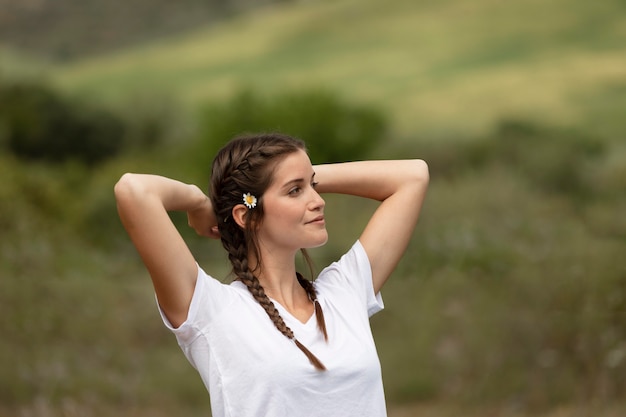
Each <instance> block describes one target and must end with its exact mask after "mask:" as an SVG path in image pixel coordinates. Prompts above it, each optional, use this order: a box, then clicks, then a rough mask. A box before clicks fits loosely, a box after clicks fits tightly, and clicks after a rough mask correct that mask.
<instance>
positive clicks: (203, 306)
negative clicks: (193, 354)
mask: <svg viewBox="0 0 626 417" xmlns="http://www.w3.org/2000/svg"><path fill="white" fill-rule="evenodd" d="M233 291H234V290H233V288H232V287H231V286H229V285H225V284H222V283H221V282H219V281H218V280H216V279H215V278H213V277H211V276H210V275H208V274H207V273H206V272H204V270H203V269H202V268H200V266H198V276H197V278H196V286H195V288H194V292H193V296H192V298H191V303H190V304H189V312H188V313H187V319H186V320H185V321H184V322H183V323H182V324H181V325H180V326H179V327H174V326H172V324H171V323H170V321H169V320H168V319H167V317H166V316H165V313H164V312H163V310H162V309H161V307H160V305H159V302H158V299H157V307H158V309H159V313H160V315H161V319H162V320H163V324H164V325H165V327H167V328H168V329H169V330H170V331H172V333H174V335H176V338H177V339H178V341H179V344H185V345H188V344H191V343H192V342H193V340H194V339H195V338H196V337H197V336H198V335H200V334H201V333H202V332H203V331H205V329H206V328H207V327H208V326H209V324H210V322H211V320H212V319H213V318H214V317H216V316H217V315H218V314H219V312H220V311H222V310H223V308H224V307H225V305H227V304H229V303H230V302H232V298H233V296H234V295H233Z"/></svg>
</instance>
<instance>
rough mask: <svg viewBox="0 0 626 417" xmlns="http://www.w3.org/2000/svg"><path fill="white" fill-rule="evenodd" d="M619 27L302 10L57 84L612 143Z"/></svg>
mask: <svg viewBox="0 0 626 417" xmlns="http://www.w3.org/2000/svg"><path fill="white" fill-rule="evenodd" d="M625 27H626V10H625V9H624V6H623V4H622V3H621V2H620V1H618V0H608V1H605V2H600V3H598V2H587V1H569V0H552V1H542V0H529V1H517V2H498V1H490V0H483V1H475V2H464V1H459V0H446V1H440V2H428V1H419V2H415V1H405V0H394V1H389V2H384V3H381V2H376V1H353V0H345V1H338V2H301V3H294V4H291V5H286V6H281V7H274V8H267V9H265V10H263V11H261V12H259V13H254V14H252V15H249V16H244V17H240V18H237V19H234V20H232V21H229V22H226V23H224V24H222V25H219V26H217V27H214V28H211V29H208V30H206V31H204V32H203V31H196V32H193V33H190V34H189V35H188V36H181V37H179V38H177V39H173V40H171V41H167V42H159V43H155V44H153V45H150V46H147V47H142V48H140V49H133V50H128V51H123V52H120V53H119V54H114V55H107V56H103V57H101V58H95V59H89V60H86V61H84V62H80V63H73V64H70V65H68V66H67V67H61V68H59V69H58V71H56V72H55V74H54V79H55V80H57V81H58V83H59V84H60V85H62V86H63V87H64V88H67V89H69V90H72V91H75V92H78V93H81V94H94V95H95V96H97V97H106V98H107V99H120V98H123V97H127V96H128V94H129V92H142V93H146V92H149V91H154V90H156V91H164V92H165V93H167V94H172V95H173V96H174V97H176V98H177V99H181V100H182V101H183V102H186V103H192V104H196V103H198V102H201V101H204V100H206V99H215V98H220V97H225V96H228V95H229V94H231V93H232V92H233V91H234V90H237V89H238V88H240V87H241V86H242V85H243V86H249V87H253V88H254V89H258V90H261V91H264V92H268V93H271V92H272V91H276V90H284V89H298V88H304V87H319V86H323V87H328V88H331V89H332V90H335V91H338V92H340V93H342V94H343V95H345V96H346V97H348V98H354V99H358V100H365V101H367V102H372V103H376V104H380V105H382V106H384V107H385V108H387V109H388V110H389V112H390V114H391V115H392V117H393V118H394V126H396V128H397V129H398V130H399V131H400V132H403V133H405V134H408V135H413V134H415V133H416V132H428V133H441V132H442V131H443V133H448V132H453V133H455V132H467V131H470V132H484V131H486V130H488V129H490V128H491V127H492V126H493V123H494V121H496V120H498V119H499V118H501V117H503V116H507V115H515V116H523V117H528V118H532V119H539V120H544V121H549V122H550V123H558V124H564V125H574V126H584V127H585V128H591V129H594V130H596V131H600V132H602V133H605V134H617V132H621V131H622V130H621V129H622V128H623V125H622V124H621V123H622V122H618V121H617V120H618V117H617V116H618V115H621V116H624V113H623V112H624V108H626V98H625V97H626V93H625V90H626V81H625V80H626V54H625V53H624V50H625V48H626V47H625V46H624V42H623V39H624V37H626V31H625V29H624V28H625ZM598 101H602V102H603V103H597V102H598ZM598 107H600V108H601V109H602V110H601V111H597V110H598ZM623 119H624V118H623V117H622V120H623ZM616 124H617V125H616Z"/></svg>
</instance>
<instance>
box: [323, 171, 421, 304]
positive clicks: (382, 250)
mask: <svg viewBox="0 0 626 417" xmlns="http://www.w3.org/2000/svg"><path fill="white" fill-rule="evenodd" d="M314 169H315V180H316V181H318V183H319V185H318V188H317V190H318V191H319V192H320V193H339V194H350V195H355V196H359V197H365V198H371V199H374V200H378V201H381V204H380V206H379V207H378V208H377V209H376V211H375V213H374V214H373V216H372V218H371V219H370V221H369V222H368V224H367V226H366V227H365V230H364V231H363V233H362V234H361V237H360V239H359V240H360V241H361V244H362V245H363V247H364V248H365V251H366V253H367V256H368V258H369V260H370V264H371V266H372V279H373V284H374V291H375V292H378V291H380V289H381V287H382V286H383V284H384V283H385V282H386V281H387V278H389V276H390V275H391V273H392V272H393V270H394V269H395V267H396V265H397V264H398V262H399V261H400V258H401V257H402V255H403V254H404V251H405V250H406V248H407V246H408V244H409V240H410V238H411V235H412V234H413V230H414V229H415V225H416V224H417V219H418V217H419V213H420V210H421V207H422V203H423V202H424V197H425V196H426V189H427V188H428V181H429V173H428V166H427V165H426V163H425V162H424V161H422V160H420V159H414V160H398V161H362V162H346V163H340V164H327V165H317V166H315V167H314Z"/></svg>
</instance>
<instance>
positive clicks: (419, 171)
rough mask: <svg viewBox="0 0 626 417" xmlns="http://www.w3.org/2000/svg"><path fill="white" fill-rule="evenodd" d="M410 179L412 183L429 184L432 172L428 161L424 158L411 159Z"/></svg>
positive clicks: (424, 185) (423, 185)
mask: <svg viewBox="0 0 626 417" xmlns="http://www.w3.org/2000/svg"><path fill="white" fill-rule="evenodd" d="M410 180H411V182H412V183H414V184H417V185H419V186H421V187H426V186H428V182H429V181H430V172H429V170H428V164H427V163H426V161H424V160H423V159H413V160H411V173H410Z"/></svg>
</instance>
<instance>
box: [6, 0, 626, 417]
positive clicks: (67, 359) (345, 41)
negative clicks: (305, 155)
mask: <svg viewBox="0 0 626 417" xmlns="http://www.w3.org/2000/svg"><path fill="white" fill-rule="evenodd" d="M255 130H279V131H284V132H287V133H291V134H295V135H298V136H300V137H302V138H303V139H305V140H306V141H307V143H308V145H309V148H310V149H311V156H312V159H313V161H314V162H324V161H331V160H354V159H364V158H405V157H411V158H414V157H417V158H423V159H425V160H427V162H428V163H429V165H430V169H431V186H430V190H429V194H428V197H427V200H426V203H425V206H424V211H423V216H422V218H421V220H420V223H419V225H418V228H417V231H416V233H415V235H414V238H413V240H412V242H411V245H410V247H409V250H408V253H407V255H406V256H405V258H404V260H403V261H402V263H401V264H400V266H399V268H398V270H397V271H396V273H395V274H394V277H393V278H392V279H391V281H390V282H389V283H388V284H387V286H386V288H385V289H384V291H383V295H384V298H385V302H386V309H385V311H384V312H382V313H380V314H378V315H377V316H375V317H374V318H373V320H372V326H373V330H374V334H375V338H376V341H377V346H378V349H379V353H380V357H381V361H382V366H383V376H384V383H385V387H386V393H387V397H388V402H389V414H390V416H392V417H393V416H396V417H400V416H414V415H419V416H433V417H441V416H486V415H489V416H555V417H556V416H559V417H560V416H622V415H626V400H625V398H626V260H625V255H626V216H625V214H626V140H625V139H626V3H624V2H623V1H620V0H605V1H602V2H590V1H585V0H548V1H546V0H526V1H522V0H516V1H508V2H504V1H494V0H474V1H464V0H440V1H430V0H413V1H409V0H390V1H386V2H382V1H375V0H360V1H356V0H336V1H327V0H324V1H322V0H308V1H287V0H283V1H269V0H267V1H251V0H249V1H245V0H238V1H237V0H232V1H219V2H218V1H202V2H201V1H199V0H181V1H177V2H166V1H164V0H163V1H161V0H153V1H151V2H146V1H136V2H129V3H121V2H105V1H102V0H89V1H81V2H79V1H77V0H58V1H51V0H41V1H37V2H32V1H29V2H13V1H10V0H0V172H1V174H2V175H0V178H1V179H2V180H1V181H0V227H1V229H0V230H1V239H0V247H1V255H0V274H1V275H0V333H1V334H2V336H1V337H0V416H3V417H4V416H113V415H127V416H138V417H145V416H157V417H159V416H170V415H184V416H201V415H208V414H209V399H208V396H207V394H206V391H205V390H204V388H203V386H202V383H201V381H200V379H199V377H198V376H197V375H196V373H195V371H194V370H193V369H192V368H191V366H190V365H189V364H188V363H187V362H186V360H185V358H184V357H183V355H182V353H181V352H180V350H179V348H178V346H177V345H176V342H175V340H174V338H173V336H172V335H171V334H169V333H168V332H167V330H165V328H164V327H163V326H162V324H161V322H160V319H159V317H158V313H157V311H156V307H155V302H154V296H153V293H152V288H151V284H150V281H149V278H148V276H147V273H146V272H145V271H144V269H143V267H142V264H141V263H140V261H139V259H138V256H137V255H136V253H135V252H134V249H133V248H132V246H131V245H130V242H129V241H128V239H127V237H126V235H125V233H124V232H123V230H122V228H121V226H120V224H119V221H118V219H117V214H116V210H115V203H114V200H113V195H112V188H113V185H114V183H115V181H116V180H117V179H118V178H119V177H120V175H121V174H122V173H124V172H126V171H135V172H152V173H159V174H163V175H169V176H173V177H175V178H178V179H181V180H183V181H187V182H194V183H197V184H198V185H199V186H200V187H202V188H203V189H206V187H207V184H208V175H209V172H208V171H209V163H210V161H211V157H212V154H213V153H214V152H215V150H216V149H217V148H218V147H219V146H220V145H221V144H223V143H224V142H225V141H226V140H228V138H229V137H231V136H232V135H234V134H236V133H239V132H242V131H255ZM407 204H411V202H410V201H407ZM373 209H374V205H373V204H370V203H369V202H362V201H359V200H356V199H353V198H350V197H341V196H328V198H327V212H328V223H329V225H328V227H329V231H330V237H331V242H330V243H329V244H328V245H327V246H325V247H324V248H320V249H318V250H316V251H314V252H312V255H313V257H314V259H315V260H316V263H317V265H318V269H319V268H321V267H323V266H324V265H325V264H327V263H328V262H330V261H331V260H333V259H335V258H336V257H337V256H339V255H340V254H341V253H343V252H344V251H345V250H346V249H347V248H348V247H349V245H350V244H351V243H352V242H353V241H354V239H356V238H357V237H358V234H359V232H360V230H361V229H362V227H363V226H364V223H365V221H366V220H367V218H368V216H369V215H370V214H371V212H372V210H373ZM173 218H174V220H175V221H176V222H177V224H179V225H180V228H181V230H182V232H183V234H184V236H185V237H186V238H187V239H188V241H189V244H190V246H191V248H192V250H193V251H194V253H195V254H196V256H197V258H198V260H199V262H200V263H201V264H202V265H203V266H204V267H205V269H207V270H209V271H210V272H212V273H213V275H215V276H217V277H219V278H223V279H225V280H227V279H228V270H229V268H228V265H227V260H226V257H225V256H224V255H223V250H222V249H221V247H220V246H219V243H217V242H213V241H211V242H208V241H206V240H203V239H200V238H197V237H195V236H194V234H193V232H192V231H190V230H187V228H186V227H185V218H184V215H179V214H174V215H173ZM346 219H350V221H346Z"/></svg>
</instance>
